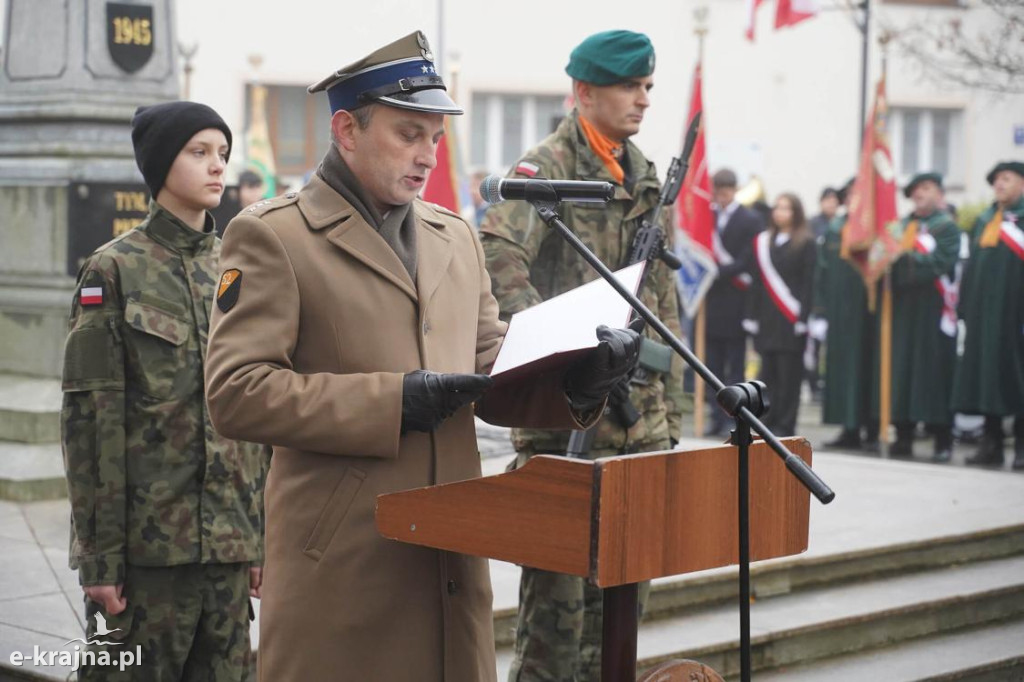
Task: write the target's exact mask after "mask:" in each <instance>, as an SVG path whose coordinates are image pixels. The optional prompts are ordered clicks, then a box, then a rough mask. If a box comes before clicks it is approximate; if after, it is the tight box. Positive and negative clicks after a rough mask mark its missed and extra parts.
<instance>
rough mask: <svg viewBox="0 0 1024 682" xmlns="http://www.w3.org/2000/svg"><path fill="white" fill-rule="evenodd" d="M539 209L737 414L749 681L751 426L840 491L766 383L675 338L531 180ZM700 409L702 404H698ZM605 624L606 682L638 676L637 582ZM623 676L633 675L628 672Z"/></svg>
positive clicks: (792, 462)
mask: <svg viewBox="0 0 1024 682" xmlns="http://www.w3.org/2000/svg"><path fill="white" fill-rule="evenodd" d="M524 199H525V200H526V201H528V202H529V203H530V204H532V205H533V207H534V208H535V209H537V213H538V214H539V215H540V217H541V219H542V220H543V221H544V222H545V223H546V224H547V225H548V227H551V228H553V229H555V230H556V231H558V233H559V234H561V235H562V238H564V239H565V240H566V241H567V242H569V244H570V246H572V247H573V248H574V249H576V251H577V252H578V253H579V254H580V255H581V256H583V258H584V260H586V261H587V263H589V264H590V265H591V267H593V268H594V269H595V270H596V271H597V272H598V273H599V274H600V275H601V277H603V278H604V280H605V281H606V282H608V283H609V284H610V285H611V286H612V288H613V289H615V291H616V292H618V294H619V295H620V296H622V298H624V299H625V300H626V301H627V302H628V303H629V305H630V307H632V308H633V310H635V311H636V313H637V315H639V316H640V317H641V318H643V319H644V321H645V322H647V324H649V325H650V326H651V328H652V329H654V331H656V332H658V335H659V336H661V338H662V339H664V340H665V343H667V344H668V345H669V346H670V347H671V348H672V350H674V351H675V352H676V353H677V354H679V355H680V356H681V357H682V358H683V360H685V361H686V363H687V364H688V365H689V366H690V367H692V368H693V371H694V372H696V373H697V375H698V376H700V378H701V379H703V380H704V381H705V382H707V383H708V384H709V385H710V386H711V387H712V388H713V389H714V390H715V392H716V399H717V400H718V404H719V405H720V406H721V407H722V409H724V410H725V411H726V413H728V414H729V416H731V417H733V419H735V424H736V427H735V430H734V431H733V435H732V443H733V444H734V445H736V447H737V449H738V451H739V476H738V478H739V482H738V486H739V510H738V511H739V564H740V680H741V682H750V675H751V656H750V504H749V493H750V485H749V483H750V482H749V448H750V443H751V441H752V436H751V431H752V430H753V431H754V432H756V433H757V434H759V435H760V436H761V437H762V438H763V439H764V440H765V442H766V443H768V445H769V447H771V449H772V450H774V451H775V453H776V454H777V455H778V456H779V457H781V458H782V460H783V462H784V463H785V465H786V468H787V469H788V470H789V471H790V473H792V474H793V475H794V476H796V478H797V480H799V481H800V483H801V484H803V486H804V487H805V488H807V490H809V491H810V492H811V493H812V494H813V495H814V496H815V497H816V498H818V500H819V501H820V502H821V503H822V504H828V503H829V502H831V501H832V500H833V499H835V496H836V494H835V493H834V492H833V491H832V489H831V488H829V487H828V485H826V484H825V482H824V481H822V480H821V478H819V477H818V475H817V474H815V473H814V471H813V470H811V468H810V467H809V466H807V464H806V463H805V462H804V461H803V460H802V459H800V458H799V457H797V456H796V455H794V454H793V453H792V452H790V451H789V450H787V449H786V447H785V446H784V445H783V444H782V443H781V442H780V441H779V439H778V438H777V437H776V436H775V434H774V433H772V432H771V430H770V429H769V428H768V427H767V426H765V425H764V424H763V423H761V420H760V419H759V417H760V416H761V415H762V414H763V413H764V412H765V411H766V409H767V407H768V400H767V398H766V395H765V385H764V384H763V383H761V382H760V381H753V382H747V383H741V384H737V385H735V386H729V387H726V386H725V384H723V383H722V381H721V380H720V379H719V378H718V377H717V376H715V375H714V374H713V373H712V372H711V370H709V369H708V368H707V367H706V366H705V365H704V363H702V362H701V361H700V360H699V359H698V358H697V356H696V355H694V354H693V352H692V351H691V350H690V349H689V348H687V347H686V345H685V344H684V343H683V342H682V341H680V340H679V339H678V338H676V337H675V335H674V334H672V332H671V331H670V330H669V328H668V327H666V326H665V323H663V322H662V321H661V320H660V319H658V316H657V315H655V314H654V313H653V312H651V311H650V309H648V308H647V306H645V305H644V304H643V303H642V302H641V301H640V299H639V298H638V297H637V296H636V295H635V294H634V293H633V292H632V291H630V290H629V289H627V288H626V287H625V286H623V285H622V284H621V283H620V282H619V280H618V279H616V278H615V275H614V274H613V273H612V271H611V270H610V269H608V266H606V265H605V264H604V263H602V262H601V259H600V258H598V257H597V256H596V255H595V254H594V253H593V252H592V251H590V249H588V248H587V246H586V244H584V243H583V242H582V241H581V240H580V239H579V237H577V236H576V235H575V234H573V232H572V230H570V229H569V227H568V226H567V225H566V224H565V223H564V222H562V219H561V218H560V217H559V215H558V212H557V210H556V208H557V206H558V203H559V202H558V195H557V193H556V192H555V190H554V188H553V187H551V186H550V184H545V183H544V182H543V181H539V182H536V183H535V184H533V185H532V187H531V190H530V191H528V192H527V195H526V196H525V197H524ZM696 409H701V406H699V405H698V406H696ZM604 604H605V610H604V614H605V617H604V624H603V626H602V627H603V635H604V639H603V640H602V642H603V643H602V654H601V678H602V681H603V682H623V680H624V679H629V680H633V679H634V678H635V677H636V637H637V630H638V623H637V617H636V615H637V589H636V585H621V586H618V587H611V588H607V589H605V591H604ZM624 675H628V678H627V677H624Z"/></svg>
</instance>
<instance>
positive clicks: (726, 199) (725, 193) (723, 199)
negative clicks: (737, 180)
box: [711, 187, 736, 208]
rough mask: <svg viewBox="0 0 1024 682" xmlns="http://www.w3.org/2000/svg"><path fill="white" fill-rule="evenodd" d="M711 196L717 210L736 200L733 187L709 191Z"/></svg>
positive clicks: (716, 188)
mask: <svg viewBox="0 0 1024 682" xmlns="http://www.w3.org/2000/svg"><path fill="white" fill-rule="evenodd" d="M711 196H712V198H713V199H714V200H715V205H716V206H718V207H719V208H725V207H726V206H728V205H729V204H731V203H732V200H733V199H735V198H736V188H735V187H715V188H713V189H712V190H711Z"/></svg>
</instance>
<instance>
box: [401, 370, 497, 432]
mask: <svg viewBox="0 0 1024 682" xmlns="http://www.w3.org/2000/svg"><path fill="white" fill-rule="evenodd" d="M493 383H494V380H493V379H491V378H490V377H489V376H486V375H484V374H440V373H438V372H427V371H425V370H422V369H418V370H416V371H415V372H409V373H408V374H406V375H405V376H404V377H403V378H402V433H405V432H406V431H433V430H434V429H436V428H437V427H438V426H440V425H441V422H443V421H444V420H445V419H447V418H448V417H450V416H452V415H453V414H455V412H456V411H458V409H459V408H460V407H462V406H463V405H468V404H469V403H472V402H476V401H477V400H479V399H480V397H481V396H483V394H484V392H485V391H486V390H487V389H488V388H490V387H491V384H493Z"/></svg>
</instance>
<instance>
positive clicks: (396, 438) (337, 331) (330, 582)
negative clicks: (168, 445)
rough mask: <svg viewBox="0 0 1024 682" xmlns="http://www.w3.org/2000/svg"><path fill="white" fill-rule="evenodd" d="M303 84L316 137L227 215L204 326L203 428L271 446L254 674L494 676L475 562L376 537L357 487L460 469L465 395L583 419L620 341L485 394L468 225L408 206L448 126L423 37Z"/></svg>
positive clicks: (547, 418) (509, 421)
mask: <svg viewBox="0 0 1024 682" xmlns="http://www.w3.org/2000/svg"><path fill="white" fill-rule="evenodd" d="M310 91H311V92H321V91H326V92H327V99H328V100H329V102H330V106H331V111H332V117H331V136H332V140H333V142H332V144H331V146H330V148H329V149H328V150H327V154H326V156H325V157H324V159H323V162H322V163H321V164H320V167H319V169H318V170H317V172H316V174H315V175H314V176H313V177H312V179H311V180H310V181H309V183H308V184H306V186H305V187H303V188H302V190H301V191H299V192H293V193H289V194H285V195H284V196H281V197H278V198H276V199H273V200H270V201H266V202H261V203H258V204H256V205H254V206H251V207H250V208H248V209H246V210H245V211H243V212H242V213H241V214H240V215H239V216H238V217H236V218H235V219H234V220H232V221H231V224H230V225H229V226H228V229H227V230H226V232H225V240H224V255H223V258H222V261H221V265H222V268H223V274H222V276H221V289H220V291H219V293H218V296H217V300H216V303H215V306H214V313H213V319H212V323H211V336H210V356H209V363H208V372H207V383H208V387H209V401H208V402H209V407H210V414H211V416H212V418H213V421H214V423H215V424H216V425H217V427H218V428H219V429H221V430H222V431H223V432H225V433H229V434H234V435H236V436H239V437H244V438H246V439H248V440H252V441H256V442H261V443H267V444H271V445H273V446H274V465H273V467H272V469H271V472H270V475H269V478H268V482H267V492H266V495H267V510H268V515H267V535H266V537H267V561H266V581H265V584H264V586H263V599H262V603H261V617H260V654H259V663H260V677H261V678H262V679H265V680H353V681H355V680H389V681H399V682H403V681H407V682H441V681H442V680H446V681H451V682H471V681H472V682H479V681H483V682H486V681H487V680H494V679H495V673H496V665H495V659H494V633H493V626H492V603H491V588H490V577H489V573H488V564H487V562H486V561H485V560H484V559H481V558H479V557H471V556H466V555H463V554H457V553H454V552H442V551H438V550H434V549H430V548H428V547H420V546H414V545H410V544H404V543H398V542H392V541H389V540H385V539H384V538H382V537H381V536H380V535H379V534H378V533H377V530H376V526H375V524H374V509H375V506H376V501H377V496H378V495H379V494H382V493H389V492H395V491H400V490H407V489H410V488H420V487H425V486H430V485H434V484H441V483H447V482H451V481H458V480H463V479H468V478H473V477H476V476H479V475H480V473H481V472H480V456H479V453H478V451H477V445H476V434H475V430H474V421H473V417H474V410H473V406H472V403H474V402H477V403H478V404H477V408H476V414H477V415H479V416H480V417H481V418H484V419H487V420H489V421H493V422H494V423H498V424H504V425H523V426H533V427H540V428H567V429H568V428H581V427H584V426H587V425H589V424H590V423H592V422H593V421H594V420H595V419H596V418H597V416H598V415H599V414H600V412H601V411H602V410H603V408H604V404H605V398H606V396H607V394H608V392H609V390H610V389H611V387H612V386H613V385H615V384H616V383H618V382H619V381H620V379H621V378H622V377H623V376H625V375H626V374H627V373H628V372H629V371H631V370H632V368H633V367H634V366H635V363H636V360H637V356H638V353H639V341H638V338H637V335H636V334H635V333H634V332H632V331H630V330H612V329H606V328H602V330H600V331H599V333H598V336H599V338H600V339H601V343H600V344H599V345H598V346H597V348H595V349H594V350H593V351H591V352H590V353H589V354H588V355H586V356H585V357H584V358H583V359H581V360H580V361H579V362H580V364H578V365H574V366H573V367H571V368H568V369H564V370H560V371H550V372H547V373H545V374H543V375H541V376H533V377H530V378H529V379H528V380H525V381H523V382H521V383H519V384H511V385H504V386H502V387H500V388H494V389H493V390H488V389H489V388H490V386H491V379H490V377H488V376H486V373H487V372H488V371H489V370H490V367H491V365H492V364H493V363H494V360H495V357H496V356H497V353H498V349H499V347H500V346H501V343H502V340H503V338H504V335H505V330H506V325H505V323H504V322H502V321H500V320H499V319H498V305H497V303H496V302H495V300H494V297H493V296H491V289H490V278H489V277H488V275H487V271H486V269H485V268H484V257H483V252H482V250H481V247H480V243H479V241H478V240H477V237H476V231H475V230H474V228H473V227H471V226H470V225H469V224H468V223H466V221H465V220H463V219H462V218H461V217H460V216H458V215H457V214H455V213H452V212H450V211H448V210H446V209H444V208H441V207H438V206H434V205H432V204H427V203H425V202H423V201H420V200H419V199H417V194H418V193H419V192H420V190H421V189H422V188H423V186H424V184H425V183H426V180H427V177H428V176H429V174H430V172H431V170H433V168H434V167H435V166H436V164H437V158H436V151H437V144H438V142H439V140H440V138H441V135H443V133H444V116H445V115H451V114H461V113H462V110H461V109H459V107H458V106H456V104H455V103H454V102H453V101H452V100H451V99H450V98H449V97H448V94H447V93H446V91H445V86H444V82H443V81H442V79H441V77H440V75H438V74H437V69H436V67H435V65H434V61H433V55H432V54H431V52H430V47H429V45H428V44H427V40H426V38H425V36H424V35H423V34H422V33H420V32H416V33H413V34H411V35H408V36H406V37H405V38H402V39H400V40H398V41H395V42H394V43H391V44H390V45H387V46H385V47H383V48H381V49H379V50H377V51H375V52H373V53H372V54H370V55H368V56H367V57H365V58H363V59H361V60H359V61H357V62H355V63H353V64H350V65H349V66H346V67H344V68H342V69H339V70H338V71H336V72H334V73H333V74H331V75H330V76H328V77H327V78H325V79H324V80H323V81H321V82H319V83H317V84H316V85H314V86H312V87H311V88H310ZM485 393H486V396H485V395H484V394H485Z"/></svg>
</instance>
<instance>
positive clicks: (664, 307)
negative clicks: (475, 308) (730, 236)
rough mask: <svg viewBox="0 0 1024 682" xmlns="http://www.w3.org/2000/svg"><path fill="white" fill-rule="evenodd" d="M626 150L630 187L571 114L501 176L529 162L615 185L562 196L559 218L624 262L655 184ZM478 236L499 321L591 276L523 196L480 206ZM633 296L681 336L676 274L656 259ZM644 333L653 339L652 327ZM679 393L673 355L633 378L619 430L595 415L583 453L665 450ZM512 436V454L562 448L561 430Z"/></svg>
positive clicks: (677, 422) (666, 226)
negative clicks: (586, 198) (661, 368)
mask: <svg viewBox="0 0 1024 682" xmlns="http://www.w3.org/2000/svg"><path fill="white" fill-rule="evenodd" d="M626 156H627V160H628V161H627V165H628V166H629V169H630V170H629V171H627V176H628V177H629V176H631V177H632V178H633V186H632V191H629V190H627V189H626V187H623V186H622V185H621V184H618V183H615V181H614V180H613V179H612V176H611V174H610V173H609V172H608V170H607V169H606V168H605V166H604V163H603V162H602V161H601V160H600V159H599V158H598V157H597V156H596V155H595V154H594V153H593V152H592V151H591V150H590V148H589V147H588V146H587V142H586V138H585V137H584V136H583V133H582V131H581V130H580V128H579V123H578V121H577V113H576V111H573V112H572V113H570V114H569V115H568V116H566V117H565V118H564V119H563V120H562V122H561V124H559V126H558V129H557V130H556V131H555V132H554V133H552V134H551V135H550V136H549V137H548V138H547V139H545V140H543V141H542V142H541V143H540V144H539V145H537V146H536V147H534V148H533V149H531V150H530V151H528V152H527V153H526V154H525V156H523V157H522V159H521V160H520V161H519V162H518V163H517V164H516V165H515V166H513V169H512V172H511V173H510V177H518V178H523V177H528V175H527V174H524V173H521V172H518V171H522V170H528V171H530V172H532V171H533V168H534V167H535V168H536V176H537V177H546V178H552V179H563V180H603V181H606V182H611V183H613V184H615V185H616V187H615V197H614V199H613V200H612V201H610V202H608V203H607V204H570V203H564V204H561V205H560V207H559V213H560V215H561V216H562V219H563V220H564V221H565V223H566V224H567V225H568V226H569V227H570V228H572V230H573V232H575V233H576V234H577V235H578V236H579V237H580V239H582V240H583V242H584V243H586V245H587V246H588V247H589V248H590V249H591V250H592V251H593V252H594V253H595V254H597V256H598V257H599V258H600V259H601V260H602V261H603V262H604V263H605V264H607V265H608V266H609V267H611V268H612V269H613V270H615V269H618V268H619V267H621V266H622V265H624V264H625V260H626V258H627V257H628V255H629V247H630V245H631V244H632V242H633V236H634V235H635V234H636V231H637V229H638V228H639V227H640V221H641V219H642V218H643V216H644V214H647V213H648V212H650V211H653V210H654V208H655V207H656V205H657V202H658V194H659V190H660V187H661V185H660V182H659V181H658V176H657V173H656V172H655V169H654V164H652V163H651V162H650V161H648V160H647V159H646V158H644V156H643V154H642V153H641V152H640V150H639V149H638V148H637V147H636V145H634V144H633V143H631V142H627V143H626ZM524 163H525V164H526V165H525V166H524V165H522V164H524ZM627 182H628V181H627ZM670 214H671V213H670V211H664V212H663V213H662V217H663V220H662V230H663V231H664V232H665V235H666V237H668V238H669V239H671V236H672V232H671V227H670V226H671V221H670ZM480 239H481V241H482V242H483V247H484V254H485V256H486V258H487V269H488V270H489V271H490V273H491V287H492V289H493V292H494V296H495V298H497V299H498V304H499V305H500V306H501V316H502V319H504V320H507V319H509V318H510V317H511V316H512V314H514V313H517V312H519V311H520V310H524V309H526V308H529V307H530V306H533V305H536V304H537V303H540V302H541V301H544V300H547V299H549V298H551V297H553V296H557V295H558V294H561V293H564V292H566V291H568V290H570V289H573V288H575V287H578V286H580V285H581V284H585V283H586V282H589V281H591V280H593V279H596V278H597V277H598V274H597V272H595V271H594V270H593V268H591V267H590V265H588V264H587V262H586V261H584V260H583V258H582V257H581V256H580V255H579V254H578V253H576V251H574V250H573V248H572V247H571V246H569V244H567V243H566V242H565V241H564V240H563V239H562V237H561V236H560V235H559V234H558V233H556V232H554V231H552V230H549V229H548V228H547V226H546V225H545V224H544V222H543V221H542V220H541V219H540V216H538V215H537V211H536V210H535V209H534V208H533V206H531V205H530V204H528V203H526V202H524V201H515V202H506V203H503V204H498V205H496V206H492V207H491V208H490V209H488V211H487V214H486V217H485V218H484V222H483V225H482V226H481V228H480ZM640 298H641V300H642V301H643V302H644V304H645V305H646V306H647V307H648V308H650V309H651V310H652V311H653V312H654V313H655V314H657V315H658V317H660V318H661V320H662V321H663V322H664V323H665V324H666V325H668V327H669V329H671V330H672V332H673V333H674V334H675V335H676V336H680V335H681V332H680V329H679V304H678V298H677V294H676V285H675V274H674V273H673V272H672V271H671V270H670V269H669V268H668V267H666V266H665V265H664V264H663V263H661V262H660V261H659V262H656V263H655V264H654V266H653V268H652V269H651V270H650V272H649V273H648V276H647V281H646V283H645V285H644V289H643V291H642V292H641V297H640ZM646 335H647V336H648V337H650V338H651V339H654V340H660V339H659V337H658V335H657V334H656V333H655V332H654V331H652V330H651V329H648V330H647V332H646ZM682 398H683V386H682V360H681V359H680V358H679V357H677V356H674V355H673V358H672V370H671V373H670V374H668V375H662V374H658V373H653V374H649V375H648V377H647V383H646V385H637V384H634V385H633V388H632V391H631V395H630V399H631V401H632V403H633V405H634V406H635V407H636V408H637V410H639V411H640V413H641V414H642V415H643V418H642V419H641V420H640V421H638V422H637V423H636V425H634V426H633V427H632V428H630V429H629V430H628V431H627V430H626V429H625V428H623V427H622V426H621V425H619V424H618V423H617V422H616V421H614V420H613V419H612V418H609V417H605V418H604V419H602V420H601V421H600V423H599V424H598V427H597V428H598V431H597V434H596V436H595V438H594V445H593V451H592V454H593V455H594V456H600V455H608V454H617V453H625V452H641V451H645V450H652V449H659V448H667V447H669V439H670V438H672V439H675V440H678V438H679V435H680V430H681V419H682ZM512 437H513V443H514V445H515V447H516V449H517V450H519V451H531V450H532V451H533V452H562V451H564V450H565V447H566V445H567V443H568V439H569V434H568V432H551V431H527V430H515V431H513V436H512Z"/></svg>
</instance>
